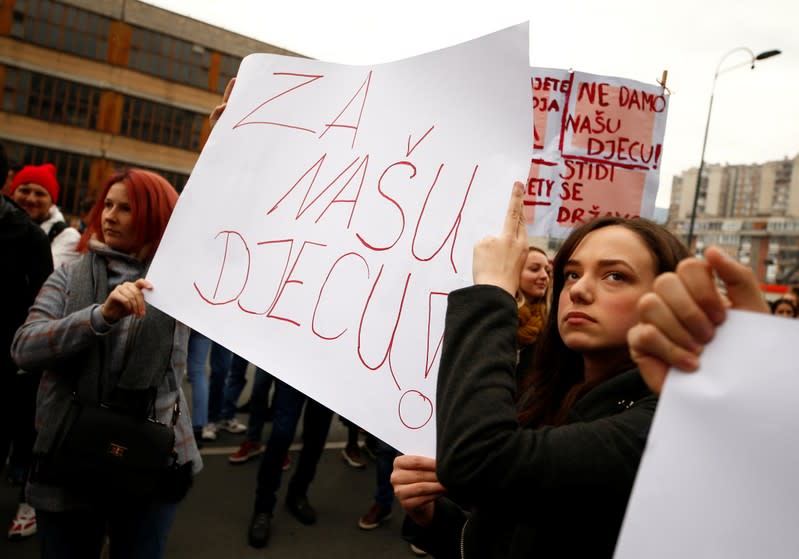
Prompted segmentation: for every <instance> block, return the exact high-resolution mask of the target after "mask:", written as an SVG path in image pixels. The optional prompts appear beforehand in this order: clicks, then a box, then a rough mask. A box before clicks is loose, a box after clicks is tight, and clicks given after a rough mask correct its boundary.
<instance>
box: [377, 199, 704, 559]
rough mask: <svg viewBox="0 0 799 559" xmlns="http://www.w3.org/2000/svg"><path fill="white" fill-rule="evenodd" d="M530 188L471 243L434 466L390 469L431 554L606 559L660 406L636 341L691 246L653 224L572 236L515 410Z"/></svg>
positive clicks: (449, 342) (445, 364)
mask: <svg viewBox="0 0 799 559" xmlns="http://www.w3.org/2000/svg"><path fill="white" fill-rule="evenodd" d="M522 192H523V190H522V185H521V184H520V183H517V184H516V185H515V187H514V192H513V195H512V198H511V204H510V207H509V209H508V214H507V217H506V221H505V226H504V228H503V231H502V233H501V234H500V235H499V236H498V237H490V238H487V239H484V240H483V241H481V242H479V243H478V244H477V245H476V247H475V252H474V264H473V270H474V283H475V285H473V286H472V287H467V288H464V289H459V290H456V291H453V292H452V293H450V295H449V301H448V308H447V317H446V326H445V334H444V343H443V349H442V357H441V365H440V368H439V375H438V390H437V396H436V404H437V410H436V428H437V447H436V453H437V459H435V460H434V459H432V458H425V457H419V456H401V457H399V458H397V459H396V461H395V463H394V473H393V474H392V482H393V484H394V488H395V492H396V495H397V497H398V498H399V501H400V503H401V504H402V506H403V508H404V509H405V511H406V513H407V517H406V519H405V522H404V524H403V536H404V537H405V538H406V539H407V540H408V541H410V542H411V543H412V544H414V545H415V546H417V547H419V548H421V549H423V550H425V551H427V552H428V553H430V554H431V555H432V556H433V557H436V558H450V557H452V558H455V557H460V558H475V557H479V558H481V559H490V558H522V557H525V558H526V557H592V558H602V557H607V558H610V557H612V555H613V550H614V547H615V544H616V539H617V537H618V533H619V529H620V527H621V522H622V518H623V516H624V512H625V509H626V506H627V500H628V498H629V495H630V492H631V490H632V485H633V480H634V478H635V474H636V471H637V468H638V464H639V461H640V459H641V455H642V453H643V449H644V445H645V443H646V439H647V435H648V432H649V426H650V423H651V420H652V416H653V414H654V411H655V407H656V405H657V397H656V396H655V395H654V394H653V393H651V392H650V391H649V389H648V388H647V386H646V384H645V383H644V381H643V379H642V378H641V374H640V372H639V370H638V368H637V367H636V366H635V363H634V362H633V361H632V359H631V357H630V353H629V347H628V345H627V333H628V331H629V330H630V328H631V327H633V326H634V325H635V324H636V323H637V321H638V311H637V304H638V301H639V299H640V298H641V297H642V296H643V295H644V294H646V293H648V292H650V291H651V290H652V288H653V284H654V280H655V277H656V276H657V275H658V274H661V273H663V272H667V271H672V270H674V269H675V268H676V266H677V263H678V262H679V261H680V260H682V259H683V258H686V257H687V256H688V255H689V252H688V249H687V248H686V247H685V246H684V245H683V244H682V243H681V242H680V241H679V240H678V239H677V238H676V237H674V235H672V234H671V233H669V232H668V231H667V230H666V229H664V228H663V227H661V226H659V225H656V224H654V223H652V222H649V221H647V220H642V219H635V220H629V219H623V218H610V217H607V218H599V219H596V220H594V221H591V222H588V223H586V224H584V225H581V226H579V227H577V228H576V229H575V230H574V231H573V232H572V233H571V235H570V236H569V237H568V238H567V239H566V241H565V242H564V244H563V245H562V247H561V249H560V251H559V252H558V254H557V255H556V257H555V260H554V263H553V279H552V309H551V312H550V314H549V317H548V319H547V322H546V324H545V326H544V328H543V331H542V333H541V336H540V337H539V339H538V340H537V342H536V345H537V349H536V355H535V358H534V361H533V366H532V369H531V371H530V372H529V374H527V375H525V383H524V386H523V387H522V393H521V394H520V396H519V398H518V405H517V404H516V399H515V395H516V394H515V393H516V389H517V386H516V382H515V364H516V359H515V357H516V343H515V342H516V339H515V338H516V329H517V327H518V314H517V307H516V303H515V301H514V297H513V294H514V293H515V292H516V290H517V288H518V282H519V271H520V270H521V267H522V265H523V263H524V257H525V255H526V252H527V234H526V230H525V225H524V221H523V211H522V205H521V202H522ZM445 494H446V496H445ZM466 505H468V507H467V506H466ZM467 508H468V510H466V509H467Z"/></svg>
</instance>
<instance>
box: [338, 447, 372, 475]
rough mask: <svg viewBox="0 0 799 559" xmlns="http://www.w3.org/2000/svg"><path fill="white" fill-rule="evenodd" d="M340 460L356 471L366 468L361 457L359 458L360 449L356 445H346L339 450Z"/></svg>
mask: <svg viewBox="0 0 799 559" xmlns="http://www.w3.org/2000/svg"><path fill="white" fill-rule="evenodd" d="M341 459H342V460H344V461H345V462H346V463H347V464H349V465H350V466H352V467H353V468H356V469H359V470H360V469H363V468H365V467H366V462H364V459H363V456H361V449H360V447H359V446H358V445H357V443H356V444H348V445H347V446H346V447H345V448H343V449H342V450H341Z"/></svg>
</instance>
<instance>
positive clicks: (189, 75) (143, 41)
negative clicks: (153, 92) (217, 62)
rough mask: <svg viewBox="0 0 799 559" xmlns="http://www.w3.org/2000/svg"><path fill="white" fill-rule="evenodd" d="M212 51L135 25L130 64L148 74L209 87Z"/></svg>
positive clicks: (195, 85) (204, 87) (205, 87)
mask: <svg viewBox="0 0 799 559" xmlns="http://www.w3.org/2000/svg"><path fill="white" fill-rule="evenodd" d="M210 63H211V55H210V53H209V52H208V51H207V50H206V49H205V48H203V47H201V46H199V45H194V44H192V43H190V42H188V41H183V40H181V39H176V38H175V37H170V36H169V35H164V34H163V33H157V32H155V31H150V30H148V29H142V28H140V27H134V28H133V35H132V37H131V45H130V59H129V62H128V66H129V67H130V68H133V69H134V70H139V71H140V72H144V73H145V74H152V75H154V76H158V77H161V78H164V79H167V80H171V81H175V82H179V83H183V84H187V85H192V86H194V87H201V88H203V89H208V68H209V67H210Z"/></svg>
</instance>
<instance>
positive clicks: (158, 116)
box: [119, 97, 206, 151]
mask: <svg viewBox="0 0 799 559" xmlns="http://www.w3.org/2000/svg"><path fill="white" fill-rule="evenodd" d="M205 118H206V117H205V115H201V114H199V113H195V112H192V111H187V110H185V109H179V108H176V107H170V106H169V105H164V104H161V103H155V102H153V101H147V100H145V99H139V98H137V97H125V102H124V104H123V107H122V126H121V128H120V131H119V133H120V134H122V135H123V136H130V137H131V138H136V139H137V140H143V141H145V142H152V143H156V144H162V145H168V146H173V147H177V148H182V149H187V150H191V151H199V150H200V135H201V131H202V125H203V122H204V120H205Z"/></svg>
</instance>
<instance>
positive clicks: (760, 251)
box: [668, 156, 799, 283]
mask: <svg viewBox="0 0 799 559" xmlns="http://www.w3.org/2000/svg"><path fill="white" fill-rule="evenodd" d="M697 172H698V169H696V168H692V169H688V170H687V171H684V172H683V173H682V174H681V175H679V176H676V177H674V180H673V182H672V191H671V206H670V208H669V221H668V225H669V227H670V228H671V229H672V231H674V232H675V233H677V234H678V235H682V236H683V237H686V236H687V234H688V229H689V222H690V219H691V209H692V206H693V201H694V193H695V192H696V182H697V181H696V178H697ZM702 175H703V176H702V181H701V184H700V190H699V197H698V199H697V210H696V221H695V225H694V240H693V241H694V248H695V249H696V250H697V251H700V250H701V249H703V248H704V247H705V246H707V245H710V244H716V245H719V246H721V247H723V248H724V249H725V250H726V251H727V252H728V253H729V254H730V255H731V256H733V257H734V258H736V259H738V260H739V261H741V262H743V263H745V264H749V265H750V266H751V267H752V269H753V270H754V271H755V274H756V275H757V277H758V278H759V279H760V280H761V281H763V282H765V283H799V156H796V157H795V158H793V159H788V158H785V159H783V160H782V161H769V162H767V163H762V164H754V165H707V166H706V167H705V168H704V170H703V173H702Z"/></svg>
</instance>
